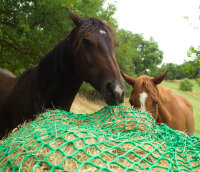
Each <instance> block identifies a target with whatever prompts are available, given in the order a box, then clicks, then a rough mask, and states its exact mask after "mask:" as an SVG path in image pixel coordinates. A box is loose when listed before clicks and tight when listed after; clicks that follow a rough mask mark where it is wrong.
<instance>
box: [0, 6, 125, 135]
mask: <svg viewBox="0 0 200 172" xmlns="http://www.w3.org/2000/svg"><path fill="white" fill-rule="evenodd" d="M68 13H69V16H70V18H71V19H72V21H73V22H74V24H75V25H76V27H75V28H74V29H73V30H72V31H71V32H70V34H69V35H68V36H66V38H64V39H63V40H61V41H60V42H59V43H58V44H57V45H56V46H55V47H54V48H53V49H52V50H50V51H49V52H48V53H47V54H46V55H45V56H44V57H43V58H42V59H41V60H40V62H39V64H38V65H36V66H34V67H32V68H30V69H28V70H26V71H25V72H24V73H22V74H21V75H20V76H19V77H15V76H14V75H13V76H12V75H11V74H10V73H7V72H2V70H1V71H0V81H1V82H0V93H1V95H0V136H3V135H4V134H5V132H6V130H11V129H13V128H14V127H16V126H17V125H18V124H19V123H21V122H23V120H26V119H30V118H33V116H34V115H35V114H38V113H41V112H42V111H43V109H50V108H61V109H65V110H67V111H69V110H70V107H71V105H72V102H73V100H74V98H75V96H76V94H77V92H78V90H79V88H80V86H81V84H82V82H83V81H86V82H89V83H90V84H91V85H92V86H93V87H94V88H95V89H97V90H98V91H99V92H100V93H101V94H102V95H103V97H104V99H105V101H106V103H107V104H108V105H116V104H119V103H121V102H123V99H124V90H125V87H124V82H123V79H122V77H121V74H120V70H119V67H118V64H117V62H116V57H115V48H116V45H117V40H116V37H115V35H114V32H113V30H112V29H111V28H110V27H109V25H108V24H107V23H106V22H104V21H101V20H99V19H96V18H88V19H84V18H82V17H80V16H78V15H77V14H75V13H73V12H72V11H70V10H68ZM1 78H2V79H1ZM8 83H9V84H8Z"/></svg>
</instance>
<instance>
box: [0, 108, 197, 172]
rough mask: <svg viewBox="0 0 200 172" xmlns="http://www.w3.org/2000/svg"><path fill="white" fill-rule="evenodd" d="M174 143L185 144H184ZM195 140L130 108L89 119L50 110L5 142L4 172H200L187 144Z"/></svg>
mask: <svg viewBox="0 0 200 172" xmlns="http://www.w3.org/2000/svg"><path fill="white" fill-rule="evenodd" d="M161 127H162V126H161ZM170 133H172V134H173V135H170ZM165 137H166V139H165ZM176 139H178V140H179V141H180V140H181V139H185V140H184V143H183V141H182V142H181V143H182V145H180V144H179V143H175V142H174V140H176ZM187 139H191V140H189V142H188V141H187ZM192 139H193V140H192ZM195 139H196V143H198V142H199V141H200V138H198V137H193V138H192V137H190V136H188V135H186V134H182V133H181V132H178V131H173V130H171V129H169V128H168V127H167V126H165V125H164V127H163V128H160V127H159V126H156V125H155V121H154V119H153V118H152V117H151V116H149V115H148V114H146V113H144V112H141V111H138V110H133V109H130V108H127V107H121V106H117V107H105V108H103V109H101V110H100V111H98V112H96V113H93V114H86V115H83V114H73V113H66V112H64V111H50V112H47V113H45V114H42V115H40V116H38V117H37V119H36V120H35V121H33V122H30V123H28V124H26V125H23V126H22V127H21V128H20V129H19V130H18V131H16V130H15V132H13V133H12V134H11V135H10V136H9V137H8V138H7V139H5V140H2V141H1V143H0V151H1V152H2V154H3V156H2V157H1V156H0V169H1V170H3V171H12V170H13V169H14V170H19V169H20V170H22V171H27V172H28V171H31V170H32V169H34V171H38V172H39V171H50V170H53V171H63V170H64V171H65V170H67V171H76V170H78V171H91V172H92V171H99V170H102V171H109V170H110V171H123V170H127V171H134V170H138V171H141V170H143V171H145V170H146V171H149V170H153V171H155V170H158V171H167V170H172V171H174V170H177V171H180V170H184V171H191V170H193V169H194V170H200V161H199V157H200V150H199V149H196V148H195V147H194V145H192V146H193V148H190V145H189V144H190V142H191V141H193V142H194V141H195ZM184 146H185V147H184ZM194 155H195V156H196V157H197V158H196V159H195V158H194Z"/></svg>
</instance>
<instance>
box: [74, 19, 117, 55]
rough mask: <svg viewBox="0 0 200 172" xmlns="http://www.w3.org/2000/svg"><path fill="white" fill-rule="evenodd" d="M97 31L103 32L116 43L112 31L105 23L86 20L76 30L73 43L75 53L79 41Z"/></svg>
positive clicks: (96, 20) (97, 20)
mask: <svg viewBox="0 0 200 172" xmlns="http://www.w3.org/2000/svg"><path fill="white" fill-rule="evenodd" d="M99 29H102V30H105V31H106V32H107V33H108V35H109V36H110V38H111V39H112V40H114V41H117V40H116V37H115V32H114V30H113V29H112V28H111V27H110V26H109V25H108V24H107V23H106V22H104V21H101V20H99V19H97V18H88V19H86V20H85V21H84V23H83V24H82V25H81V26H80V27H79V28H77V32H76V36H75V41H74V43H73V48H74V50H75V52H77V51H78V49H79V47H80V44H81V41H82V40H83V39H84V38H85V36H87V35H89V34H91V33H93V32H95V31H97V30H99Z"/></svg>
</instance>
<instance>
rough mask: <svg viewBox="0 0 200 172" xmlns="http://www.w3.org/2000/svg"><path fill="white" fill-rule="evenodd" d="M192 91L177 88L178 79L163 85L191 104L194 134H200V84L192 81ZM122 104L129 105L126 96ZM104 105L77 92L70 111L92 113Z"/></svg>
mask: <svg viewBox="0 0 200 172" xmlns="http://www.w3.org/2000/svg"><path fill="white" fill-rule="evenodd" d="M193 84H194V86H193V91H192V92H191V91H181V90H180V89H179V81H165V82H163V84H162V85H163V86H164V87H167V88H170V89H171V90H172V92H173V93H174V94H178V95H181V96H183V97H185V98H186V99H187V100H189V101H190V103H191V104H192V105H193V111H194V118H195V133H194V135H196V136H200V125H199V124H200V86H199V85H198V84H196V83H195V82H194V81H193ZM122 105H125V106H130V105H129V102H128V98H125V101H124V103H122ZM104 106H106V104H105V102H104V101H100V100H95V101H89V100H88V99H86V98H85V97H84V96H81V95H80V94H77V96H76V98H75V101H74V103H73V104H72V108H71V112H74V113H93V112H96V111H97V110H99V109H101V108H103V107H104Z"/></svg>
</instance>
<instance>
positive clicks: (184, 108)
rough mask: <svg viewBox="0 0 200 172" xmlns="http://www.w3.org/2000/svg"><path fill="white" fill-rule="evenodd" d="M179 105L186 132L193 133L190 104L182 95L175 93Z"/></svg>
mask: <svg viewBox="0 0 200 172" xmlns="http://www.w3.org/2000/svg"><path fill="white" fill-rule="evenodd" d="M175 97H176V99H177V101H178V103H179V105H180V111H181V114H182V116H183V117H184V119H185V126H186V130H187V131H186V132H188V133H190V134H194V116H193V107H192V104H191V103H190V102H189V101H188V100H187V99H185V98H184V97H182V96H179V95H175Z"/></svg>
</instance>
